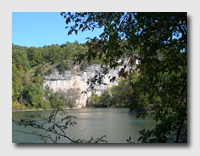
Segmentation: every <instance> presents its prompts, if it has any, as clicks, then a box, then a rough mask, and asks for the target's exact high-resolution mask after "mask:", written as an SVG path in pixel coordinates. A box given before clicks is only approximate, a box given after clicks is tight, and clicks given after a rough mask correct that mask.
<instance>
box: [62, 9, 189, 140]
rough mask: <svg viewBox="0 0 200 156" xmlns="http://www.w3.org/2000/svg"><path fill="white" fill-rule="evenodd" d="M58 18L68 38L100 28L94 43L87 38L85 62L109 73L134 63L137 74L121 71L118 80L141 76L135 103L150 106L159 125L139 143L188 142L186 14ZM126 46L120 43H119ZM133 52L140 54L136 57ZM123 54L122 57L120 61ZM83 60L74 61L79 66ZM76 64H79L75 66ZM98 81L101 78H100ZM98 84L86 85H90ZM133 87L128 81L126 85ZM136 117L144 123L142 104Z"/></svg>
mask: <svg viewBox="0 0 200 156" xmlns="http://www.w3.org/2000/svg"><path fill="white" fill-rule="evenodd" d="M61 15H62V16H63V17H64V18H65V19H66V24H67V25H68V24H69V23H73V25H72V26H71V27H68V26H67V27H66V28H68V35H70V34H72V33H73V32H74V33H75V34H78V32H80V31H82V32H83V31H86V30H94V29H96V28H103V32H102V33H101V34H100V35H99V36H98V37H94V38H88V41H87V45H88V51H87V52H86V54H85V57H86V58H87V59H88V61H89V62H90V60H91V59H92V58H93V59H96V58H98V59H101V61H102V62H104V63H106V64H108V65H109V66H108V67H107V68H106V67H105V68H104V72H103V73H104V74H105V73H107V71H108V70H109V69H110V68H115V67H116V66H118V65H120V63H119V60H122V61H121V64H122V63H123V58H125V57H128V58H130V61H129V65H131V64H134V60H135V59H136V58H137V59H139V60H140V62H141V63H140V64H139V65H137V68H136V70H131V69H130V70H128V71H127V70H125V67H124V68H123V69H122V70H121V72H120V73H119V76H122V77H125V78H126V79H129V80H132V77H133V75H134V73H135V72H136V71H138V72H139V74H140V75H139V77H138V82H137V85H134V86H135V87H136V86H137V87H136V88H135V87H133V90H134V89H137V91H138V93H139V94H137V95H135V97H136V98H137V99H138V100H137V101H142V100H144V97H145V98H146V99H147V101H146V102H147V103H149V104H150V103H152V104H153V105H154V107H153V110H154V112H155V118H154V119H155V120H156V121H160V123H158V124H157V126H156V127H155V128H154V129H153V130H147V131H146V130H143V131H141V132H140V134H141V138H140V139H139V140H140V141H142V142H187V13H184V12H180V13H178V12H175V13H173V12H170V13H156V12H152V13H146V12H144V13H140V12H139V13H134V12H126V13H124V12H76V13H70V12H68V13H65V12H62V13H61ZM122 41H124V42H122ZM135 51H137V52H138V54H137V55H135ZM124 53H126V56H124ZM82 58H84V57H78V59H79V60H81V59H82ZM79 62H80V61H79ZM99 78H101V77H100V76H99ZM96 82H99V83H101V81H98V79H96V81H95V82H94V81H90V84H94V83H96ZM130 83H131V81H130ZM138 105H139V106H138V108H140V109H139V110H140V114H139V116H142V117H145V115H146V109H145V107H144V106H142V104H141V103H138Z"/></svg>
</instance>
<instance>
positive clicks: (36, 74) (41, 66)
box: [12, 41, 98, 109]
mask: <svg viewBox="0 0 200 156" xmlns="http://www.w3.org/2000/svg"><path fill="white" fill-rule="evenodd" d="M86 51H87V45H86V44H79V43H78V42H77V41H76V42H74V43H69V42H67V43H66V44H62V45H60V46H59V45H51V46H43V47H39V48H36V47H30V48H28V47H24V46H18V45H14V44H12V108H13V109H30V108H42V109H48V108H51V107H54V106H55V105H60V106H62V107H66V106H68V107H70V108H72V107H73V106H74V105H75V101H74V100H73V99H71V100H68V99H66V98H65V97H64V96H63V95H61V94H59V93H53V92H52V91H51V90H50V89H49V88H48V86H47V87H45V88H44V89H43V87H42V84H43V81H44V80H43V79H42V76H43V75H48V74H50V73H52V72H53V68H52V67H51V65H52V64H56V63H57V64H56V66H55V67H56V68H57V70H58V71H59V72H64V71H65V70H70V68H69V66H68V64H69V63H70V62H74V60H75V59H76V55H77V54H82V53H85V52H86ZM93 63H98V62H95V60H93ZM83 65H85V66H86V64H84V63H83ZM47 92H48V94H46V93H47Z"/></svg>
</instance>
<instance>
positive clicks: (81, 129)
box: [12, 108, 156, 143]
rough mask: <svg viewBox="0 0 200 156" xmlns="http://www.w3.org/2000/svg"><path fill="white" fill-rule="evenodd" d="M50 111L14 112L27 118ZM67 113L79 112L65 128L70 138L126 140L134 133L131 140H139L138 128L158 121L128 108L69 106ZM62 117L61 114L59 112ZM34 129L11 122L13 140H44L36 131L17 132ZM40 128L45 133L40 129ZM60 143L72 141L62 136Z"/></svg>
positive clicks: (147, 127)
mask: <svg viewBox="0 0 200 156" xmlns="http://www.w3.org/2000/svg"><path fill="white" fill-rule="evenodd" d="M50 112H51V111H19V112H12V118H13V119H17V118H27V117H29V116H30V115H31V114H35V113H39V114H41V115H44V116H45V117H48V116H49V114H50ZM67 112H68V115H72V116H76V117H77V119H75V121H76V122H77V125H75V126H74V127H71V128H70V129H67V130H66V134H67V135H68V136H69V137H70V138H75V139H83V138H84V139H86V140H89V139H90V138H91V137H92V136H93V137H94V138H98V137H101V136H103V135H106V137H105V138H104V139H105V140H106V141H107V142H108V143H127V141H126V139H128V138H129V137H130V136H131V140H135V141H137V139H138V138H139V133H138V131H140V130H142V129H144V128H145V129H152V128H154V127H155V125H156V122H155V121H153V117H152V116H147V117H146V118H145V120H143V119H137V118H136V114H130V113H129V109H127V108H83V109H69V110H67ZM58 118H59V116H58ZM16 130H19V131H24V132H27V133H28V132H32V131H33V130H34V129H32V128H31V127H26V128H24V127H22V126H16V124H15V123H13V124H12V142H13V143H17V142H33V143H42V141H41V140H40V139H39V138H38V137H37V136H35V135H30V134H24V133H21V132H16ZM37 132H40V133H43V131H41V130H37ZM59 143H69V141H66V140H64V139H61V140H60V142H59Z"/></svg>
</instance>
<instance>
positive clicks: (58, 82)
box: [43, 64, 121, 108]
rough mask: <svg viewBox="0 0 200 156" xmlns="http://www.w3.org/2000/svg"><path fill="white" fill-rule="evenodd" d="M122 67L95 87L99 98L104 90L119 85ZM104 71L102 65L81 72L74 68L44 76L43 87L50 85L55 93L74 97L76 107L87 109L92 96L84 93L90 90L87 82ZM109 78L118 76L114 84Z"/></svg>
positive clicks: (113, 70)
mask: <svg viewBox="0 0 200 156" xmlns="http://www.w3.org/2000/svg"><path fill="white" fill-rule="evenodd" d="M120 69H121V67H117V68H115V69H112V70H110V71H109V73H108V74H106V76H105V77H104V78H103V82H102V84H101V85H98V86H95V88H94V92H95V93H96V94H97V95H98V96H99V95H101V94H102V93H103V91H104V90H107V89H109V88H110V87H112V86H113V85H117V79H118V72H119V70H120ZM101 71H102V68H101V65H97V64H96V65H95V64H94V65H91V66H89V67H87V68H86V69H85V71H80V68H79V66H73V68H72V70H70V71H65V72H64V73H62V74H61V73H59V72H58V71H57V72H56V71H54V72H53V73H52V74H50V75H48V76H44V80H45V81H44V84H43V87H45V86H46V85H48V86H49V87H50V88H51V89H53V91H54V92H56V91H57V92H60V93H62V94H63V95H65V96H66V97H67V98H70V97H73V98H74V99H75V101H76V107H77V108H81V107H85V106H86V103H87V100H88V98H89V97H90V96H91V92H87V93H82V94H81V92H83V91H86V90H87V89H88V84H87V80H88V79H91V78H93V77H94V76H95V75H96V74H98V73H99V72H101ZM109 76H110V77H113V76H116V79H115V81H114V82H110V80H109Z"/></svg>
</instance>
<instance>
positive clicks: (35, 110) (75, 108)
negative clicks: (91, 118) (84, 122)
mask: <svg viewBox="0 0 200 156" xmlns="http://www.w3.org/2000/svg"><path fill="white" fill-rule="evenodd" d="M63 109H64V110H65V109H71V108H63ZM72 109H81V108H72ZM48 110H54V109H27V110H13V109H12V112H28V111H48Z"/></svg>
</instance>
